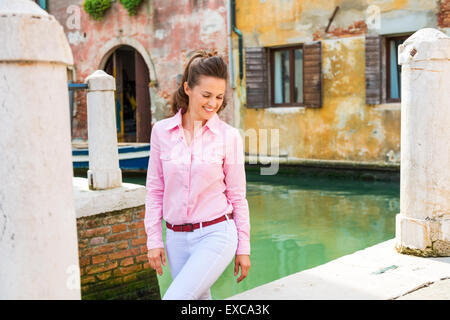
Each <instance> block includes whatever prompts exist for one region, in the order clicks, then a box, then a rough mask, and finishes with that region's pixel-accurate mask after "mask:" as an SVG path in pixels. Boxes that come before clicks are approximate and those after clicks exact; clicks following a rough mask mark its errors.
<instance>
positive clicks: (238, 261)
mask: <svg viewBox="0 0 450 320" xmlns="http://www.w3.org/2000/svg"><path fill="white" fill-rule="evenodd" d="M250 265H251V264H250V256H249V255H248V254H237V255H236V257H235V258H234V276H236V275H237V274H238V273H239V266H240V267H241V276H240V277H239V278H238V279H237V283H239V282H241V281H242V280H243V279H244V278H245V277H246V276H247V273H248V270H249V269H250Z"/></svg>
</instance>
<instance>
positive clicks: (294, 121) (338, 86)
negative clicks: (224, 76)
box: [233, 0, 428, 163]
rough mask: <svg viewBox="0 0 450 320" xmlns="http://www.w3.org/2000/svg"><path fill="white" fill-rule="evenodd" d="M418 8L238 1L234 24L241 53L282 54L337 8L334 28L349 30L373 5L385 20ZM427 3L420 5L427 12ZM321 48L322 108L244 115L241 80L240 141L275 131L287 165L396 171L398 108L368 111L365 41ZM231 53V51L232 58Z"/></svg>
mask: <svg viewBox="0 0 450 320" xmlns="http://www.w3.org/2000/svg"><path fill="white" fill-rule="evenodd" d="M422 2H423V1H421V0H411V1H409V2H408V1H406V0H396V1H385V0H367V1H356V0H353V1H349V0H336V1H325V0H323V1H322V0H316V1H313V0H309V1H300V0H298V1H288V0H286V1H283V0H280V1H269V0H266V1H263V0H249V1H237V11H236V14H237V20H236V21H237V26H238V28H239V29H240V30H241V31H242V32H243V34H244V46H245V47H252V46H265V47H270V46H280V45H288V44H294V43H303V42H309V41H312V40H313V33H314V32H316V31H317V30H318V29H325V27H326V25H327V24H328V19H329V18H330V17H331V14H332V13H333V10H334V8H335V6H336V5H341V6H342V8H341V11H340V12H339V13H340V17H339V19H337V22H336V24H337V26H339V27H341V28H346V27H348V26H349V25H352V24H353V23H354V22H355V21H364V13H365V10H366V9H367V6H368V5H370V4H377V5H379V6H380V9H381V11H382V12H387V11H390V10H398V9H408V6H411V5H413V6H417V5H420V3H422ZM427 3H428V2H424V3H423V6H424V8H425V6H426V5H427ZM425 9H428V8H425ZM337 17H338V15H336V18H337ZM319 21H320V23H319ZM333 26H334V27H336V26H335V25H333ZM322 32H323V30H322ZM319 40H320V41H321V42H322V73H323V78H322V95H323V104H322V107H321V108H318V109H310V108H300V107H286V108H267V109H250V108H246V107H245V106H244V105H245V77H244V79H243V83H242V84H241V87H240V88H239V90H238V91H237V92H238V96H239V99H240V100H241V105H242V106H243V107H242V108H241V113H240V116H241V118H240V127H241V129H242V130H243V131H244V133H245V132H249V131H253V132H255V131H256V133H258V130H259V129H269V130H270V129H278V130H279V139H280V140H279V150H280V153H281V154H282V155H285V156H286V155H287V156H289V157H294V158H300V159H320V160H349V161H361V162H380V161H386V162H392V161H393V162H397V163H398V162H399V161H400V104H399V103H394V104H392V103H390V104H382V105H375V106H374V105H366V103H365V33H364V32H362V33H360V34H357V35H351V34H345V35H342V36H341V37H338V36H329V35H328V36H325V37H322V36H319ZM236 48H237V46H234V50H233V54H234V56H235V57H237V49H236ZM236 71H237V69H236ZM238 85H239V84H238ZM269 132H270V131H269ZM245 148H246V152H248V153H249V154H256V153H257V150H253V149H252V148H251V146H250V144H249V143H248V140H246V146H245Z"/></svg>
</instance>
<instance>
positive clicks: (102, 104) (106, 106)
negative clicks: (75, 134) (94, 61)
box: [86, 70, 122, 190]
mask: <svg viewBox="0 0 450 320" xmlns="http://www.w3.org/2000/svg"><path fill="white" fill-rule="evenodd" d="M86 83H87V84H88V90H87V111H88V113H87V119H88V140H89V170H88V173H87V175H88V183H89V189H92V190H103V189H112V188H117V187H120V186H121V185H122V171H121V170H120V167H119V152H118V148H117V129H116V105H115V100H114V90H115V89H116V81H115V79H114V77H112V76H110V75H109V74H107V73H106V72H104V71H103V70H97V71H95V72H94V73H93V74H91V75H90V76H89V77H87V78H86Z"/></svg>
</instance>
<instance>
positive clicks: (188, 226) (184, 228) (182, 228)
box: [166, 213, 233, 232]
mask: <svg viewBox="0 0 450 320" xmlns="http://www.w3.org/2000/svg"><path fill="white" fill-rule="evenodd" d="M226 216H228V218H229V219H233V214H232V213H229V214H227V215H223V216H221V217H219V218H217V219H214V220H211V221H205V222H202V227H206V226H210V225H212V224H216V223H219V222H222V221H225V220H227V218H226ZM166 226H167V228H169V229H171V230H173V231H177V232H192V231H194V230H195V229H198V228H200V222H198V223H185V224H178V225H173V226H172V224H170V223H168V222H167V221H166Z"/></svg>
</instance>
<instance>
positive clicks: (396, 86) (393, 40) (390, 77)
mask: <svg viewBox="0 0 450 320" xmlns="http://www.w3.org/2000/svg"><path fill="white" fill-rule="evenodd" d="M408 37H409V35H406V36H397V37H386V42H385V44H386V102H399V101H400V100H401V73H402V66H401V65H399V64H398V56H397V55H398V46H399V45H401V44H402V43H403V42H404V41H405V40H406V39H407V38H408Z"/></svg>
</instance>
